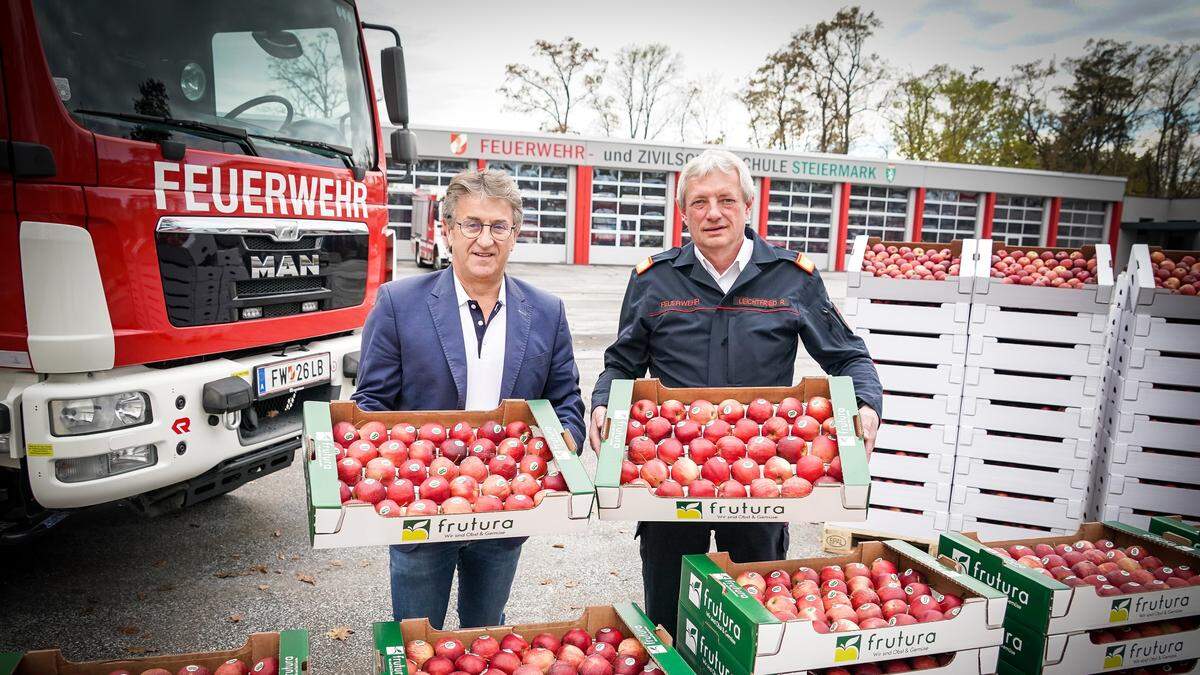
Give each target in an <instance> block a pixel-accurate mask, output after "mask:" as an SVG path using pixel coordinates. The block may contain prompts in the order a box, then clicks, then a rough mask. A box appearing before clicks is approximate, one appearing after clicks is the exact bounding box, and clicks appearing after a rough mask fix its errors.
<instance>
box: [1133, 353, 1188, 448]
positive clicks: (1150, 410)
mask: <svg viewBox="0 0 1200 675" xmlns="http://www.w3.org/2000/svg"><path fill="white" fill-rule="evenodd" d="M1129 375H1130V371H1129V370H1126V371H1125V373H1123V376H1122V377H1118V378H1113V382H1112V387H1113V388H1114V389H1115V391H1114V392H1113V396H1114V404H1115V405H1116V406H1117V409H1118V410H1120V411H1121V412H1122V413H1126V414H1134V415H1137V414H1144V415H1154V416H1156V417H1173V418H1177V419H1192V420H1200V383H1196V384H1192V385H1191V388H1190V389H1180V388H1177V387H1178V385H1174V386H1170V387H1169V388H1168V387H1166V386H1158V385H1156V384H1155V383H1154V382H1153V381H1138V380H1137V379H1131V378H1130V377H1129ZM1135 377H1136V373H1135ZM1196 445H1197V449H1198V450H1200V443H1197V444H1196Z"/></svg>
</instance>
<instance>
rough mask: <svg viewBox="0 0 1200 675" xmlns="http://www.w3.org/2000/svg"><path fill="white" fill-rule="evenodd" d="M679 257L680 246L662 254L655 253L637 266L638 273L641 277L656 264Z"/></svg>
mask: <svg viewBox="0 0 1200 675" xmlns="http://www.w3.org/2000/svg"><path fill="white" fill-rule="evenodd" d="M678 255H679V247H678V246H676V247H675V248H669V249H667V250H665V251H662V252H661V253H655V254H654V255H652V256H650V257H649V258H646V259H645V260H643V261H641V262H640V263H638V264H637V268H636V269H637V273H638V274H639V275H640V274H641V273H643V272H645V271H646V270H648V269H650V268H651V267H654V264H655V263H660V262H662V261H664V260H674V259H675V258H676V256H678Z"/></svg>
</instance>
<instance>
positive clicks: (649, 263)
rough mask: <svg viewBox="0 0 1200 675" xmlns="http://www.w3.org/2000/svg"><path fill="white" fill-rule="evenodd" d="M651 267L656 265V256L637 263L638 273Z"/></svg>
mask: <svg viewBox="0 0 1200 675" xmlns="http://www.w3.org/2000/svg"><path fill="white" fill-rule="evenodd" d="M651 267H654V258H646V259H645V260H643V261H642V262H640V263H638V264H637V273H638V274H639V275H640V274H641V273H642V272H645V271H646V270H648V269H650V268H651Z"/></svg>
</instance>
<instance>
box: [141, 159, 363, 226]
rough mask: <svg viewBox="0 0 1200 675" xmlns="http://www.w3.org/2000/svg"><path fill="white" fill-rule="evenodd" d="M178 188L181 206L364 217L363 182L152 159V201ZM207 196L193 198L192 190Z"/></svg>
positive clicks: (158, 202) (161, 205) (163, 200)
mask: <svg viewBox="0 0 1200 675" xmlns="http://www.w3.org/2000/svg"><path fill="white" fill-rule="evenodd" d="M177 190H178V191H182V192H183V205H184V209H185V210H186V211H190V212H194V213H210V212H213V211H215V212H217V213H238V212H241V213H245V214H272V215H281V216H325V217H330V218H341V217H346V218H365V217H366V216H367V185H366V183H360V182H357V181H353V180H337V179H334V178H327V177H319V176H306V175H304V174H302V173H298V172H295V171H292V172H288V173H280V172H277V171H261V170H258V169H238V168H236V167H219V166H208V165H205V164H184V163H181V162H162V161H156V162H154V205H155V207H156V208H158V209H159V210H163V209H166V208H167V192H174V191H177ZM201 194H206V195H209V197H210V198H209V199H207V200H201V199H197V195H201Z"/></svg>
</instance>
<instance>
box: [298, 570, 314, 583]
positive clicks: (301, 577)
mask: <svg viewBox="0 0 1200 675" xmlns="http://www.w3.org/2000/svg"><path fill="white" fill-rule="evenodd" d="M296 580H297V581H303V582H304V583H306V584H308V585H310V586H316V585H317V580H316V578H315V577H313V576H312V575H311V574H305V573H304V572H296Z"/></svg>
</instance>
